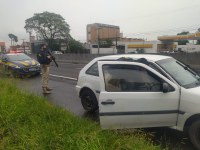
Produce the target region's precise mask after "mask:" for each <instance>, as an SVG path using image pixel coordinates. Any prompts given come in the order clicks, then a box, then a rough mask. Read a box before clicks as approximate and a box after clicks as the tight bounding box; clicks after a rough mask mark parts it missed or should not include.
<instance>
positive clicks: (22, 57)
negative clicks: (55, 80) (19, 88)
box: [0, 53, 40, 77]
mask: <svg viewBox="0 0 200 150" xmlns="http://www.w3.org/2000/svg"><path fill="white" fill-rule="evenodd" d="M0 69H1V71H2V72H3V73H6V74H8V75H11V76H16V77H24V76H27V75H37V74H40V64H39V63H38V62H37V61H36V60H34V59H32V58H31V57H29V56H27V55H26V54H24V53H8V54H2V55H1V56H0Z"/></svg>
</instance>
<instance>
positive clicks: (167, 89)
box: [162, 83, 169, 93]
mask: <svg viewBox="0 0 200 150" xmlns="http://www.w3.org/2000/svg"><path fill="white" fill-rule="evenodd" d="M162 86H163V89H162V90H163V93H167V92H169V85H168V84H167V83H163V85H162Z"/></svg>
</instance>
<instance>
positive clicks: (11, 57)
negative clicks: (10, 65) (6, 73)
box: [7, 54, 31, 61]
mask: <svg viewBox="0 0 200 150" xmlns="http://www.w3.org/2000/svg"><path fill="white" fill-rule="evenodd" d="M7 56H8V59H9V60H10V61H22V60H31V58H30V57H29V56H27V55H25V54H15V55H7Z"/></svg>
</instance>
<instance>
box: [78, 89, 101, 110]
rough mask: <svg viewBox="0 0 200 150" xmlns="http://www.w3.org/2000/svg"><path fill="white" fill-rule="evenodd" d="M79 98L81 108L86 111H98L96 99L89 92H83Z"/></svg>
mask: <svg viewBox="0 0 200 150" xmlns="http://www.w3.org/2000/svg"><path fill="white" fill-rule="evenodd" d="M80 97H81V103H82V106H83V108H84V109H85V110H86V111H88V112H95V111H96V110H97V109H98V102H97V98H96V96H95V94H94V93H93V92H92V91H91V90H89V89H87V90H84V91H83V92H82V93H81V96H80Z"/></svg>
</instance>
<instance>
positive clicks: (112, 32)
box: [87, 23, 120, 44]
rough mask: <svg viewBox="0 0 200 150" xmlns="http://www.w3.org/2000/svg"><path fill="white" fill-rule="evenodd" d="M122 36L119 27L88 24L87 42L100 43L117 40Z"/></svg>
mask: <svg viewBox="0 0 200 150" xmlns="http://www.w3.org/2000/svg"><path fill="white" fill-rule="evenodd" d="M119 36H120V28H119V26H114V25H107V24H100V23H94V24H88V25H87V42H88V43H91V44H94V43H98V41H106V40H112V41H113V40H116V38H119Z"/></svg>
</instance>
